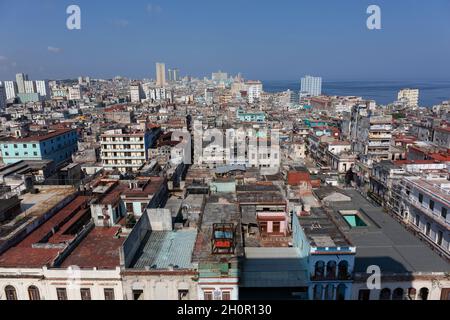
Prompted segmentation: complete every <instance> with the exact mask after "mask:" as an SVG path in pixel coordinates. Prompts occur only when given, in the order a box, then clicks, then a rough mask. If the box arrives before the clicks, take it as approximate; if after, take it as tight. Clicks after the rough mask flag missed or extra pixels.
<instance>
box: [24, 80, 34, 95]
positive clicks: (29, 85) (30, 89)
mask: <svg viewBox="0 0 450 320" xmlns="http://www.w3.org/2000/svg"><path fill="white" fill-rule="evenodd" d="M24 83H25V93H36V84H35V83H34V81H31V80H29V81H28V80H27V81H25V82H24Z"/></svg>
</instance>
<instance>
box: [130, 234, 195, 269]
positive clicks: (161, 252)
mask: <svg viewBox="0 0 450 320" xmlns="http://www.w3.org/2000/svg"><path fill="white" fill-rule="evenodd" d="M196 237H197V231H196V230H180V231H149V232H148V233H147V235H146V236H145V238H144V240H143V241H142V244H141V247H140V248H139V250H138V251H137V253H136V256H135V258H134V259H135V262H134V263H133V264H132V266H131V268H135V269H145V268H150V269H168V268H169V267H174V268H175V269H192V268H193V267H192V263H191V257H192V252H193V250H194V245H195V240H196Z"/></svg>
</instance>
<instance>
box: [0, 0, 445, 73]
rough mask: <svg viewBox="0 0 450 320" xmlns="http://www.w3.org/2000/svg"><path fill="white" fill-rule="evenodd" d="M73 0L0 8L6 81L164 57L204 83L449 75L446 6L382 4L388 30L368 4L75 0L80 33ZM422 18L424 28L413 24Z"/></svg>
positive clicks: (129, 69)
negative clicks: (208, 79) (216, 74)
mask: <svg viewBox="0 0 450 320" xmlns="http://www.w3.org/2000/svg"><path fill="white" fill-rule="evenodd" d="M69 4H71V3H69V2H68V1H58V2H56V1H51V0H48V1H45V2H39V3H35V2H31V1H27V0H21V1H14V2H12V1H3V2H2V3H1V4H0V9H1V10H0V12H1V13H0V18H1V20H0V21H1V22H0V25H1V26H2V28H1V30H0V38H2V39H3V41H4V43H8V44H9V45H8V46H5V47H3V48H1V49H0V79H2V80H7V79H13V76H14V75H15V74H16V73H19V72H24V73H27V74H32V75H33V76H34V78H43V79H66V78H75V77H77V76H78V75H79V74H86V75H90V76H91V77H93V78H112V77H114V76H116V75H121V76H125V77H130V78H136V79H138V78H150V77H151V78H154V77H155V73H154V72H155V71H154V63H155V62H157V61H164V62H165V63H166V65H168V66H178V67H180V70H182V75H191V76H194V77H200V78H201V77H203V76H205V75H208V74H210V72H212V71H214V70H220V69H222V70H227V71H228V72H229V73H230V74H237V73H238V72H241V73H242V74H243V75H244V77H246V78H247V79H263V80H298V79H300V77H301V76H302V75H304V74H319V75H321V76H322V77H323V78H324V79H329V80H333V81H345V80H369V79H370V80H449V78H450V77H449V76H448V74H450V64H449V63H448V58H447V57H448V56H450V42H449V41H448V40H447V39H449V38H450V28H449V26H450V23H449V21H448V15H447V14H446V12H448V9H449V8H450V3H448V1H434V2H433V3H432V4H426V3H424V2H417V1H413V2H412V1H396V2H395V3H389V2H388V1H378V3H377V4H378V5H379V6H380V8H381V12H382V29H381V30H368V29H367V27H366V19H367V18H368V14H367V13H366V9H367V7H368V5H369V4H371V3H370V2H369V1H348V2H346V3H333V2H330V1H322V2H320V3H313V2H306V1H300V2H286V3H285V5H283V6H276V5H274V4H273V3H266V2H257V3H256V2H254V1H249V2H247V3H244V4H239V10H236V3H235V2H231V3H230V2H227V3H226V4H219V3H209V2H204V1H199V2H195V3H189V4H186V3H178V2H176V1H165V2H158V3H156V2H149V1H135V2H134V3H133V5H130V4H124V3H108V4H107V5H106V4H102V3H91V2H87V1H78V2H77V4H78V5H79V6H80V8H81V13H82V28H81V30H68V29H67V28H66V27H65V20H66V19H67V14H66V8H67V6H68V5H69ZM255 6H256V9H257V10H256V11H255V12H253V9H254V7H255ZM175 7H176V8H175ZM324 9H326V10H324ZM185 12H189V14H188V15H186V14H185ZM208 12H215V14H214V15H209V14H208ZM18 15H20V16H21V17H22V18H23V19H21V20H20V21H21V23H20V24H19V23H18V21H19V20H17V19H16V17H17V16H18ZM210 16H211V17H210ZM417 19H421V20H422V21H424V22H426V23H423V24H420V25H418V24H413V23H412V22H413V21H416V20H417ZM273 20H277V21H278V22H277V23H276V24H274V23H270V24H267V23H266V22H267V21H273ZM11 30H13V32H11ZM250 31H251V32H250ZM247 32H249V33H248V34H250V35H249V36H246V37H241V36H240V35H241V34H247ZM18 38H21V39H24V40H23V41H16V40H15V39H18ZM147 39H148V40H147ZM24 43H26V45H27V50H22V47H23V45H24ZM418 44H420V45H418ZM130 49H131V50H130Z"/></svg>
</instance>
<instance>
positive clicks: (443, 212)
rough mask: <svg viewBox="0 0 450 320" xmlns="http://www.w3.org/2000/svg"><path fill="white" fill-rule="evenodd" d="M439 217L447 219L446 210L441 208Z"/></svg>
mask: <svg viewBox="0 0 450 320" xmlns="http://www.w3.org/2000/svg"><path fill="white" fill-rule="evenodd" d="M441 217H442V218H444V219H447V208H444V207H442V209H441Z"/></svg>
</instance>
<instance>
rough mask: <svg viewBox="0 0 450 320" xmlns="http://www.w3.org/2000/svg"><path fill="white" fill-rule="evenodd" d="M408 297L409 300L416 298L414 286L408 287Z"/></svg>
mask: <svg viewBox="0 0 450 320" xmlns="http://www.w3.org/2000/svg"><path fill="white" fill-rule="evenodd" d="M408 298H409V300H416V289H414V288H409V289H408Z"/></svg>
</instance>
